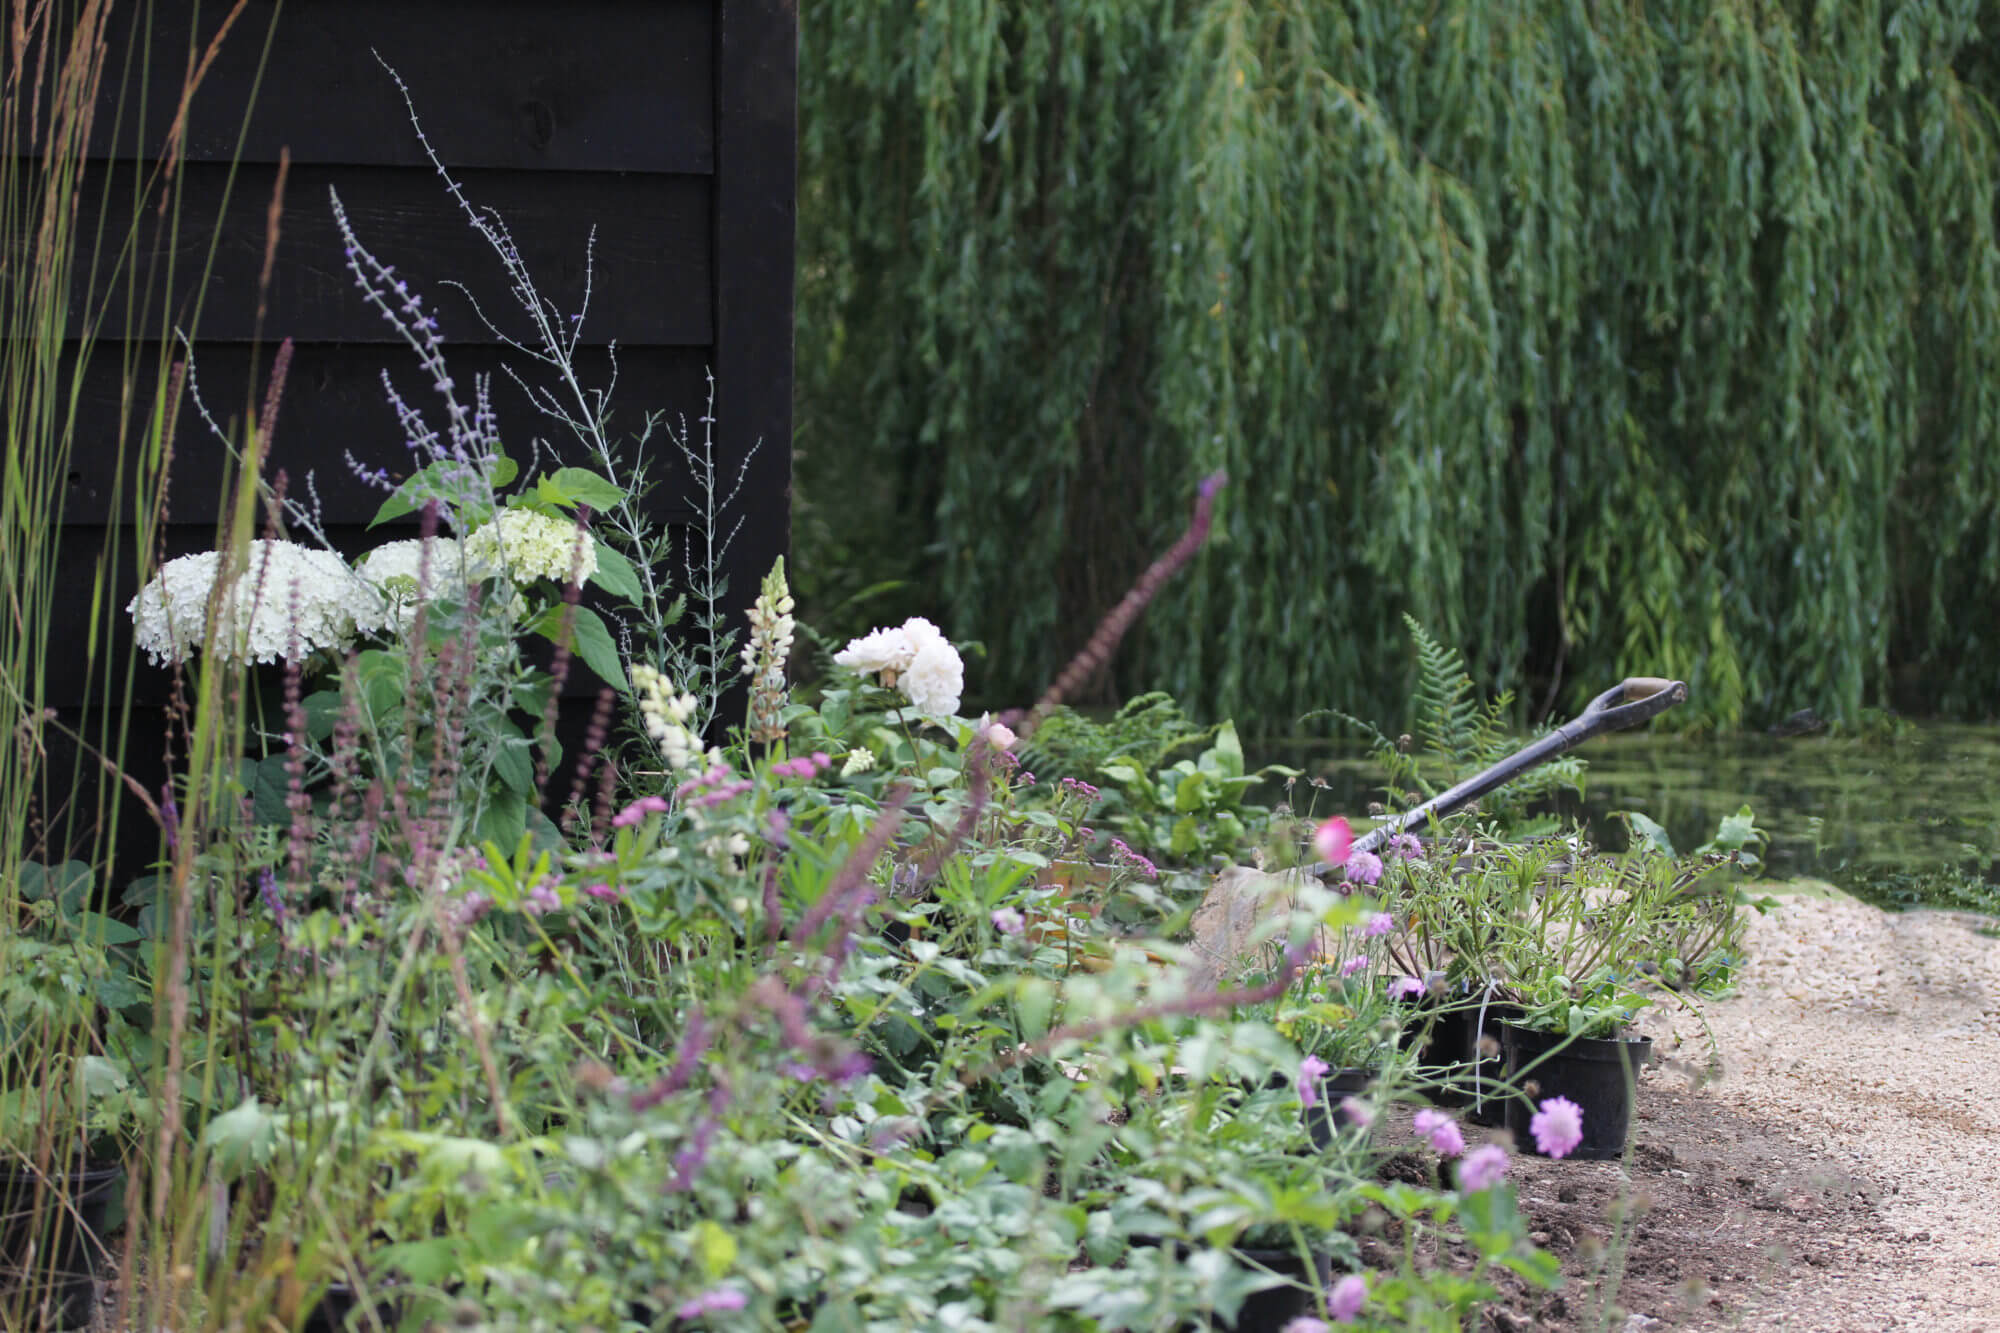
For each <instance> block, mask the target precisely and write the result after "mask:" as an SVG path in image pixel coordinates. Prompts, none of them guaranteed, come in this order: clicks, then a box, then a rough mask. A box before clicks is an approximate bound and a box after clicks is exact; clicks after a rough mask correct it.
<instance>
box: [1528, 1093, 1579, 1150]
mask: <svg viewBox="0 0 2000 1333" xmlns="http://www.w3.org/2000/svg"><path fill="white" fill-rule="evenodd" d="M1528 1132H1529V1133H1530V1134H1532V1135H1534V1136H1535V1148H1536V1150H1537V1151H1539V1152H1541V1153H1543V1154H1544V1155H1546V1156H1549V1157H1558V1158H1560V1157H1567V1156H1569V1155H1570V1154H1571V1153H1573V1152H1575V1151H1576V1145H1577V1144H1579V1143H1582V1142H1583V1108H1582V1107H1581V1106H1578V1105H1577V1104H1576V1103H1575V1102H1573V1101H1571V1100H1570V1099H1569V1098H1567V1097H1550V1098H1549V1099H1548V1100H1546V1101H1544V1102H1543V1103H1542V1109H1541V1110H1539V1111H1537V1112H1535V1116H1534V1119H1532V1120H1530V1121H1529V1122H1528Z"/></svg>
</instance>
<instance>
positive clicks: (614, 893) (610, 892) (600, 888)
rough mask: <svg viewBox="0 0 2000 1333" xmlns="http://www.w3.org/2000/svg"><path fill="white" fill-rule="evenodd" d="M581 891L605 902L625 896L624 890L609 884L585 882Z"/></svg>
mask: <svg viewBox="0 0 2000 1333" xmlns="http://www.w3.org/2000/svg"><path fill="white" fill-rule="evenodd" d="M583 891H584V892H585V893H587V894H589V895H590V896H591V897H593V898H598V899H602V900H603V901H604V902H607V903H615V902H617V901H618V900H619V899H620V898H623V897H624V896H625V890H623V889H620V888H614V887H612V886H611V885H609V884H586V885H584V886H583Z"/></svg>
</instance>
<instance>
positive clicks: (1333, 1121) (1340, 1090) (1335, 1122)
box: [1306, 1068, 1382, 1152]
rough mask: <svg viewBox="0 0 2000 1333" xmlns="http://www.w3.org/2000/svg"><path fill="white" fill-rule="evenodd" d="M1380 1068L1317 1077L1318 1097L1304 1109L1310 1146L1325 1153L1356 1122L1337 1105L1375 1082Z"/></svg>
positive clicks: (1359, 1094)
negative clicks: (1310, 1141)
mask: <svg viewBox="0 0 2000 1333" xmlns="http://www.w3.org/2000/svg"><path fill="white" fill-rule="evenodd" d="M1381 1072H1382V1071H1380V1070H1379V1069H1354V1068H1348V1069H1338V1070H1335V1071H1334V1072H1333V1073H1331V1074H1328V1075H1326V1076H1325V1077H1323V1078H1321V1079H1320V1080H1319V1099H1318V1100H1317V1101H1315V1102H1314V1103H1313V1104H1312V1105H1311V1106H1310V1107H1308V1108H1307V1109H1306V1132H1307V1133H1308V1134H1310V1135H1311V1136H1312V1145H1313V1147H1314V1148H1316V1149H1318V1150H1319V1151H1320V1152H1325V1151H1326V1150H1327V1149H1328V1148H1329V1147H1331V1146H1332V1145H1333V1141H1334V1139H1335V1138H1337V1137H1339V1135H1340V1131H1341V1130H1343V1129H1347V1128H1349V1127H1351V1126H1353V1125H1354V1124H1355V1123H1356V1121H1355V1120H1354V1118H1353V1117H1352V1116H1350V1115H1348V1113H1347V1112H1346V1111H1344V1110H1342V1109H1341V1106H1340V1104H1341V1103H1342V1102H1344V1101H1346V1100H1347V1099H1348V1098H1349V1097H1359V1096H1361V1095H1362V1094H1363V1093H1365V1092H1367V1091H1368V1089H1369V1088H1370V1087H1371V1086H1372V1085H1373V1084H1374V1082H1375V1079H1376V1076H1377V1075H1378V1074H1380V1073H1381Z"/></svg>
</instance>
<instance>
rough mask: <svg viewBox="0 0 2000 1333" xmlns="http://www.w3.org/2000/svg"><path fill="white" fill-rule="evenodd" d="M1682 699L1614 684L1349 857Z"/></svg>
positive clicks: (1654, 684)
mask: <svg viewBox="0 0 2000 1333" xmlns="http://www.w3.org/2000/svg"><path fill="white" fill-rule="evenodd" d="M1687 697H1688V687H1687V684H1686V682H1684V681H1678V680H1662V679H1660V678H1659V677H1658V676H1632V677H1629V678H1627V679H1626V680H1623V681H1620V682H1619V683H1618V684H1616V685H1614V686H1612V687H1611V688H1610V689H1608V690H1606V691H1605V692H1604V693H1602V694H1600V695H1598V696H1597V697H1596V698H1595V699H1592V700H1591V701H1590V706H1589V707H1587V708H1585V709H1584V710H1583V711H1582V712H1581V713H1578V714H1577V715H1576V716H1575V717H1573V718H1571V719H1570V720H1569V721H1567V722H1565V723H1563V724H1562V725H1561V726H1560V727H1557V728H1556V729H1555V730H1554V731H1552V732H1550V733H1549V734H1548V735H1546V736H1543V737H1541V738H1540V739H1539V740H1536V741H1535V742H1533V743H1532V744H1529V745H1525V746H1523V747H1522V748H1521V749H1519V750H1517V751H1515V752H1514V753H1513V754H1510V755H1508V756H1507V757H1506V758H1505V759H1502V760H1501V761H1500V762H1499V763H1497V764H1495V765H1493V767H1491V768H1489V769H1487V770H1486V771H1485V772H1483V773H1478V774H1475V775H1473V776H1472V777H1469V778H1467V779H1466V780H1465V781H1463V782H1461V783H1459V784H1458V785H1457V786H1456V787H1453V788H1451V789H1450V790H1448V791H1444V792H1440V793H1439V794H1438V795H1436V796H1433V797H1431V799H1430V800H1428V801H1425V802H1424V803H1423V804H1422V805H1420V806H1418V807H1417V808H1416V809H1414V810H1409V811H1406V812H1404V813H1403V814H1400V815H1397V816H1396V817H1395V818H1394V819H1391V820H1389V821H1388V822H1386V823H1384V824H1383V825H1382V826H1381V827H1379V828H1373V829H1370V830H1368V832H1366V833H1364V834H1362V835H1361V836H1360V837H1358V838H1356V839H1355V840H1354V846H1353V848H1352V852H1373V851H1378V850H1379V849H1380V848H1381V847H1382V845H1383V844H1384V843H1386V842H1388V841H1389V839H1391V838H1393V837H1395V836H1396V835H1397V834H1399V833H1403V832H1406V831H1408V830H1409V829H1413V828H1421V827H1423V826H1424V825H1425V824H1428V823H1429V822H1430V821H1432V820H1433V819H1443V818H1444V817H1445V816H1446V815H1449V814H1455V813H1456V812H1458V811H1460V810H1463V809H1464V808H1465V807H1466V806H1468V805H1471V804H1472V803H1473V802H1474V801H1476V800H1478V799H1479V798H1480V797H1482V796H1484V795H1486V793H1488V792H1490V791H1493V790H1495V789H1496V788H1499V787H1503V786H1505V785H1506V784H1507V783H1509V782H1512V781H1513V780H1514V779H1515V778H1518V777H1520V776H1521V775H1522V774H1523V773H1526V772H1527V771H1528V770H1529V769H1532V768H1535V767H1537V766H1539V765H1541V764H1545V763H1547V762H1548V761H1549V760H1551V759H1553V758H1555V757H1556V756H1557V755H1559V754H1562V753H1564V752H1565V751H1568V750H1573V749H1575V748H1576V747H1577V746H1579V745H1581V744H1583V743H1584V742H1585V741H1587V740H1589V739H1590V738H1591V737H1592V736H1596V735H1598V734H1600V733H1601V732H1606V731H1623V730H1624V729H1625V728H1626V727H1632V726H1637V725H1638V724H1639V723H1641V722H1650V721H1652V720H1653V719H1654V718H1656V717H1658V716H1659V715H1660V714H1661V713H1664V712H1666V711H1667V710H1668V709H1669V708H1672V707H1673V706H1674V705H1675V704H1677V703H1680V702H1681V701H1682V700H1684V699H1686V698H1687ZM1352 852H1350V855H1351V854H1352ZM1334 869H1336V867H1335V866H1333V865H1331V864H1329V863H1328V862H1325V861H1320V862H1317V863H1316V864H1314V865H1313V867H1312V873H1313V874H1315V875H1317V876H1320V877H1321V878H1325V877H1326V876H1327V875H1328V874H1330V873H1332V872H1333V870H1334Z"/></svg>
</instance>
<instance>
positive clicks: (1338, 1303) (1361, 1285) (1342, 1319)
mask: <svg viewBox="0 0 2000 1333" xmlns="http://www.w3.org/2000/svg"><path fill="white" fill-rule="evenodd" d="M1366 1304H1368V1279H1367V1278H1365V1277H1363V1276H1361V1274H1359V1273H1349V1274H1348V1275H1347V1276H1346V1277H1344V1278H1342V1279H1340V1281H1338V1282H1336V1283H1334V1284H1333V1290H1332V1291H1330V1292H1328V1293H1327V1296H1326V1312H1327V1313H1328V1314H1330V1315H1332V1316H1333V1322H1334V1323H1336V1324H1351V1323H1353V1322H1354V1321H1355V1320H1356V1319H1358V1318H1359V1317H1360V1316H1361V1307H1362V1306H1364V1305H1366Z"/></svg>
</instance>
